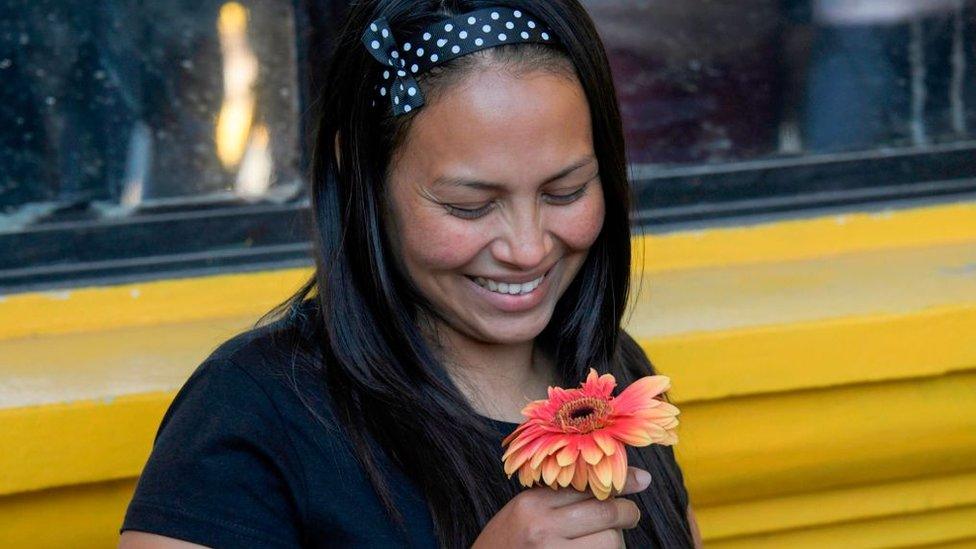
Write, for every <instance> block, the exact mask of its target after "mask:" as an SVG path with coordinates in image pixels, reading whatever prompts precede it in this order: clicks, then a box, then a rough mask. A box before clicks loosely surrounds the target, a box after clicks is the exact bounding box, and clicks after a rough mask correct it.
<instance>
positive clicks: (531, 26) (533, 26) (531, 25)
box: [528, 21, 535, 29]
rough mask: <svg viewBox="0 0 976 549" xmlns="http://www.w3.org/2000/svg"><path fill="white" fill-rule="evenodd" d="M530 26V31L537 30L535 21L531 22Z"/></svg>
mask: <svg viewBox="0 0 976 549" xmlns="http://www.w3.org/2000/svg"><path fill="white" fill-rule="evenodd" d="M528 24H529V28H530V29H534V28H535V21H529V23H528Z"/></svg>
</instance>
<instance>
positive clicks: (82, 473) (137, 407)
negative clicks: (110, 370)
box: [0, 393, 174, 494]
mask: <svg viewBox="0 0 976 549" xmlns="http://www.w3.org/2000/svg"><path fill="white" fill-rule="evenodd" d="M173 396H174V395H173V394H169V393H153V394H144V395H126V396H120V397H118V398H115V399H111V400H108V399H107V400H97V401H80V402H73V403H70V404H55V405H46V406H38V407H32V408H11V409H6V410H0V432H3V437H0V494H11V493H16V492H22V491H27V490H37V489H43V488H49V487H52V486H64V485H69V484H82V483H88V482H94V481H102V480H115V479H123V478H131V477H135V476H138V474H139V472H140V471H141V470H142V467H143V465H145V462H146V458H147V457H148V456H149V451H150V449H151V448H152V441H153V437H154V436H155V434H156V429H157V428H158V426H159V422H160V420H161V419H162V417H163V413H164V412H165V411H166V407H167V406H168V405H169V403H170V402H171V401H172V399H173Z"/></svg>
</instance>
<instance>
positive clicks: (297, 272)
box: [0, 268, 311, 340]
mask: <svg viewBox="0 0 976 549" xmlns="http://www.w3.org/2000/svg"><path fill="white" fill-rule="evenodd" d="M310 275H311V270H310V269H307V268H302V269H285V270H280V271H266V272H259V273H235V274H226V275H218V276H207V277H200V278H175V279H169V280H159V281H154V282H139V283H132V284H121V285H118V286H102V287H94V288H79V289H71V290H57V291H49V292H39V293H26V294H16V295H11V296H6V297H2V298H0V340H2V339H11V338H17V337H27V336H37V335H41V334H62V333H71V332H95V331H99V330H109V329H113V328H119V327H125V326H150V325H156V324H164V323H173V322H192V321H195V320H204V319H209V318H225V317H239V316H253V317H254V319H255V320H256V319H257V317H258V316H259V315H260V314H262V313H263V312H265V311H267V310H268V309H270V308H271V307H273V306H274V305H277V304H278V303H279V302H281V301H283V300H284V299H285V298H287V297H288V296H289V295H291V293H292V292H294V291H295V290H298V288H299V287H301V285H302V283H303V282H305V280H306V279H307V278H308V277H309V276H310Z"/></svg>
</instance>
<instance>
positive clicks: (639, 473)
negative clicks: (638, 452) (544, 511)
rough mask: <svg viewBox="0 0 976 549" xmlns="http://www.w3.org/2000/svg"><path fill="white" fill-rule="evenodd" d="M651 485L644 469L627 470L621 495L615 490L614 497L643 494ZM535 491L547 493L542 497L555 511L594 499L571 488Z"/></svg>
mask: <svg viewBox="0 0 976 549" xmlns="http://www.w3.org/2000/svg"><path fill="white" fill-rule="evenodd" d="M650 485H651V474H650V473H648V472H647V471H645V470H643V469H639V468H637V467H628V468H627V481H626V482H625V483H624V488H623V490H621V491H620V492H619V493H618V492H617V491H616V490H615V491H614V492H613V495H615V496H625V495H627V494H635V493H637V492H642V491H644V490H646V489H647V487H648V486H650ZM533 490H540V491H545V492H543V494H546V493H547V494H549V495H543V496H542V497H546V498H547V502H548V503H549V506H550V507H551V508H553V509H555V508H556V507H563V506H566V505H572V504H574V503H577V502H579V501H583V500H585V499H587V498H592V497H593V494H592V493H590V492H577V491H576V490H572V489H569V488H560V489H558V490H553V489H552V488H547V487H537V488H533Z"/></svg>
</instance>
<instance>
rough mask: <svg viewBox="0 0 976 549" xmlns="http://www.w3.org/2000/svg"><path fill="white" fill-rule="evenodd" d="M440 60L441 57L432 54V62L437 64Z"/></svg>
mask: <svg viewBox="0 0 976 549" xmlns="http://www.w3.org/2000/svg"><path fill="white" fill-rule="evenodd" d="M438 59H439V57H437V54H436V53H432V54H430V60H431V61H433V62H435V63H436V62H437V60H438Z"/></svg>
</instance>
